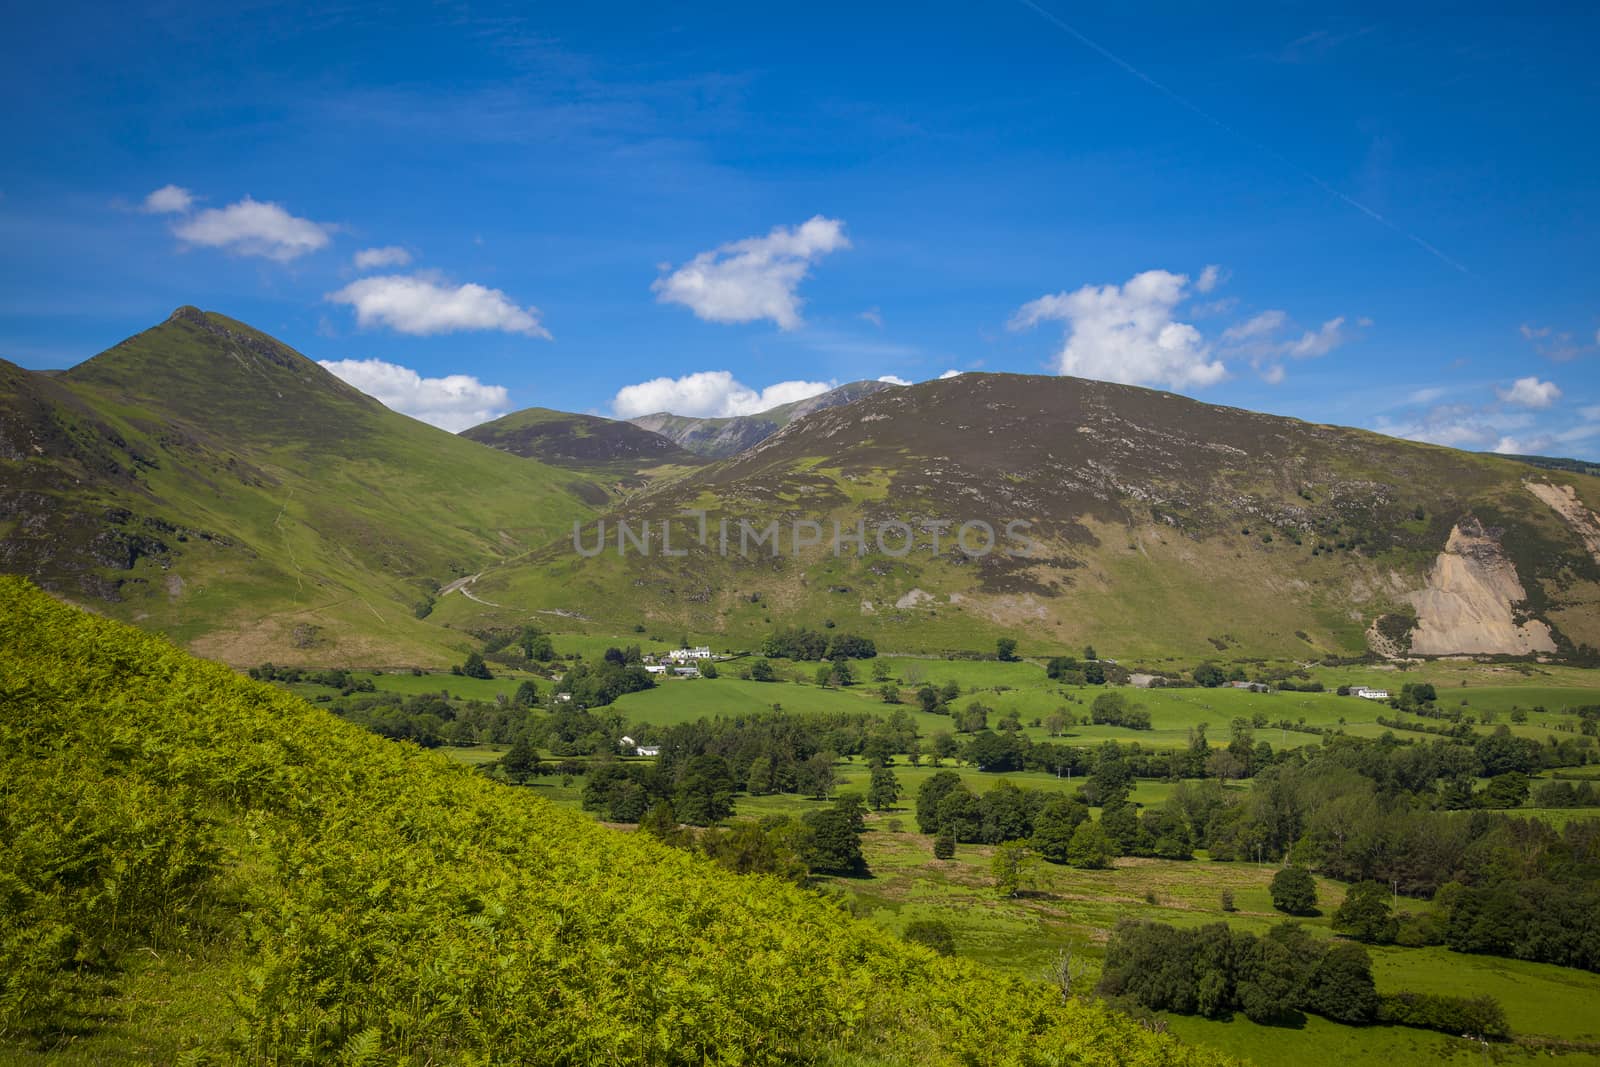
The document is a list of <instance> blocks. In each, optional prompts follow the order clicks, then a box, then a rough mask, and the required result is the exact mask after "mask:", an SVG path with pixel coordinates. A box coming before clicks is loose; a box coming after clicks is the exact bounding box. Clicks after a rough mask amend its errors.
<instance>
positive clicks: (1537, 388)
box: [1495, 375, 1561, 408]
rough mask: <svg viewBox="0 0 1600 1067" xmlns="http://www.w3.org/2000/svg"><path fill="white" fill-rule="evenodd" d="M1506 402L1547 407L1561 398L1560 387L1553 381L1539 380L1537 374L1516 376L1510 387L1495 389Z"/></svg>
mask: <svg viewBox="0 0 1600 1067" xmlns="http://www.w3.org/2000/svg"><path fill="white" fill-rule="evenodd" d="M1495 393H1496V394H1497V395H1498V396H1499V397H1500V399H1501V400H1502V401H1504V402H1505V403H1507V404H1515V405H1516V406H1517V407H1523V408H1547V407H1549V406H1550V405H1551V404H1554V403H1555V402H1556V401H1557V400H1560V399H1561V387H1560V386H1558V385H1556V383H1555V382H1541V381H1540V380H1539V379H1538V377H1537V376H1535V375H1529V376H1528V377H1526V378H1518V379H1517V380H1516V381H1515V382H1513V383H1512V384H1511V388H1510V389H1499V388H1497V389H1495Z"/></svg>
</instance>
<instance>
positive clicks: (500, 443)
mask: <svg viewBox="0 0 1600 1067" xmlns="http://www.w3.org/2000/svg"><path fill="white" fill-rule="evenodd" d="M461 436H462V437H465V438H467V439H468V440H471V441H477V442H478V443H479V444H485V445H488V446H489V447H490V448H497V449H499V450H500V451H502V452H510V453H512V454H513V455H517V456H523V457H526V458H530V459H537V460H542V461H543V462H545V463H549V464H551V465H552V466H557V467H569V468H573V469H589V468H595V467H618V466H621V467H625V468H629V467H643V466H653V465H659V464H663V463H703V462H705V461H704V460H703V459H702V458H701V457H699V456H696V455H694V454H692V453H690V452H688V451H687V450H685V449H683V448H680V447H679V446H678V445H677V443H676V442H674V441H671V440H669V439H668V438H666V437H663V436H662V435H661V434H658V433H653V432H651V431H649V430H646V429H643V428H641V427H638V426H635V425H634V424H633V423H631V422H624V421H621V420H617V419H605V418H601V417H600V416H598V415H579V414H575V413H573V412H568V411H554V410H552V409H550V408H524V409H522V410H521V411H513V412H512V413H511V414H509V415H502V416H501V417H500V418H498V419H495V420H493V421H492V422H485V423H482V424H481V425H478V426H474V427H472V428H471V429H467V430H462V431H461Z"/></svg>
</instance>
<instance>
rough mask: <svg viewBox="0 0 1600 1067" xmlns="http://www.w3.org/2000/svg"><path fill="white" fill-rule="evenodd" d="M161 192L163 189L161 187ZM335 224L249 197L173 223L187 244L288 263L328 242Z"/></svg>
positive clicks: (180, 237) (174, 230)
mask: <svg viewBox="0 0 1600 1067" xmlns="http://www.w3.org/2000/svg"><path fill="white" fill-rule="evenodd" d="M157 191H158V192H160V191H161V190H157ZM331 229H332V228H331V227H329V226H326V225H324V224H322V223H318V222H312V221H311V220H310V219H302V218H296V217H295V216H293V215H291V214H289V213H288V212H287V211H285V210H284V209H283V208H281V207H279V206H278V205H277V204H273V203H268V202H263V201H260V200H252V199H251V198H250V197H248V196H247V197H245V198H244V199H243V200H240V201H239V202H238V203H236V204H229V205H228V206H227V207H223V208H207V209H206V210H205V211H202V212H200V213H199V214H197V215H194V216H191V217H190V218H187V219H185V220H184V221H183V222H180V223H178V224H177V225H176V226H174V227H173V231H172V232H173V233H175V234H177V235H178V238H179V239H180V240H182V241H184V242H185V243H187V244H191V245H204V246H205V247H207V248H226V249H228V250H229V251H230V252H235V253H238V254H239V255H241V256H264V257H265V258H267V259H275V260H278V261H279V262H280V263H286V262H288V261H289V260H291V259H295V258H296V257H298V256H303V255H305V254H306V253H307V252H315V251H316V250H317V249H319V248H324V247H326V246H327V244H328V234H329V232H330V230H331Z"/></svg>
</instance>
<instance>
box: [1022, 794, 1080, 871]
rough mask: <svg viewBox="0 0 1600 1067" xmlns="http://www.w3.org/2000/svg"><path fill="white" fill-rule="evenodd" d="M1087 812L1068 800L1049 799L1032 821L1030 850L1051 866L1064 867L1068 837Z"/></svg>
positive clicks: (1069, 845)
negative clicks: (1058, 865)
mask: <svg viewBox="0 0 1600 1067" xmlns="http://www.w3.org/2000/svg"><path fill="white" fill-rule="evenodd" d="M1088 818H1089V809H1088V808H1087V807H1086V806H1085V805H1084V804H1083V803H1082V802H1081V801H1078V800H1075V799H1073V798H1072V797H1064V796H1058V797H1053V798H1051V799H1050V800H1049V801H1048V802H1046V803H1045V806H1044V807H1043V808H1041V809H1040V811H1039V814H1038V815H1037V816H1035V818H1034V820H1033V848H1034V851H1036V852H1037V853H1039V855H1040V856H1042V857H1044V858H1045V859H1047V860H1049V861H1050V862H1051V863H1066V862H1067V858H1068V856H1069V855H1070V853H1071V850H1072V836H1073V834H1074V833H1076V832H1077V829H1078V827H1079V826H1080V825H1082V823H1083V822H1084V820H1086V819H1088Z"/></svg>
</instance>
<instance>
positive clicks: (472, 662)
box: [461, 652, 494, 681]
mask: <svg viewBox="0 0 1600 1067" xmlns="http://www.w3.org/2000/svg"><path fill="white" fill-rule="evenodd" d="M461 673H462V674H464V675H466V676H467V677H468V678H482V679H484V680H485V681H487V680H488V679H490V678H493V677H494V675H492V674H490V673H489V667H488V665H487V664H485V663H484V662H483V656H482V654H480V653H477V652H468V653H467V661H466V662H465V663H463V664H462V665H461Z"/></svg>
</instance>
